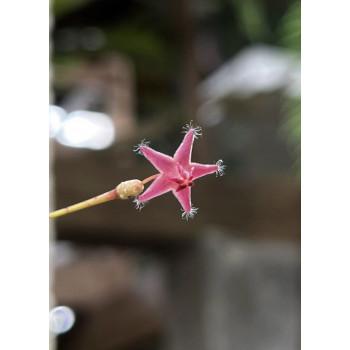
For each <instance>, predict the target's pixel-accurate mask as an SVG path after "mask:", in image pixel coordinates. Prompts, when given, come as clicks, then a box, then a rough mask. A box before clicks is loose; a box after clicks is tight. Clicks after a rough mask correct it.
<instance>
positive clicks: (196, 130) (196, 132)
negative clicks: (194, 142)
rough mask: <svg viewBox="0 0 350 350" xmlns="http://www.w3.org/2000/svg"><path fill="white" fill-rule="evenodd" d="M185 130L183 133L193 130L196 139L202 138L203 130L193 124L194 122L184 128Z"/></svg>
mask: <svg viewBox="0 0 350 350" xmlns="http://www.w3.org/2000/svg"><path fill="white" fill-rule="evenodd" d="M183 129H184V131H183V133H187V132H188V131H190V130H193V135H194V138H195V139H196V138H198V136H202V128H201V127H200V126H198V125H195V124H194V123H193V120H191V121H190V123H189V124H187V125H186V126H184V127H183Z"/></svg>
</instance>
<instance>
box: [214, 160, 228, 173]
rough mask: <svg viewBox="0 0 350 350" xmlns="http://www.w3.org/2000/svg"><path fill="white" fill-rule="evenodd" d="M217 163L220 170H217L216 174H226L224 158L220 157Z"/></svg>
mask: <svg viewBox="0 0 350 350" xmlns="http://www.w3.org/2000/svg"><path fill="white" fill-rule="evenodd" d="M215 164H216V165H217V166H218V170H216V172H215V174H216V176H222V175H224V174H225V169H226V165H224V164H223V161H222V159H219V160H218V161H217V162H216V163H215Z"/></svg>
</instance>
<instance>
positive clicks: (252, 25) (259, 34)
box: [231, 0, 270, 41]
mask: <svg viewBox="0 0 350 350" xmlns="http://www.w3.org/2000/svg"><path fill="white" fill-rule="evenodd" d="M231 3H232V6H233V9H234V11H236V12H237V18H238V22H239V26H240V28H241V31H242V32H243V34H244V35H245V36H246V38H247V39H248V40H249V41H264V40H266V39H267V38H268V37H269V35H270V28H269V25H268V19H267V15H266V8H265V5H264V3H263V2H261V1H259V0H231Z"/></svg>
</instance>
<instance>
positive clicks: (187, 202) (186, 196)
mask: <svg viewBox="0 0 350 350" xmlns="http://www.w3.org/2000/svg"><path fill="white" fill-rule="evenodd" d="M173 194H174V196H175V197H176V198H177V199H178V201H179V202H180V204H181V205H182V207H183V208H184V210H185V211H186V212H187V213H189V212H190V211H191V187H186V188H184V189H183V190H181V191H178V192H176V189H175V190H174V189H173Z"/></svg>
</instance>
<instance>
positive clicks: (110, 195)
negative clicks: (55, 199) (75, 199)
mask: <svg viewBox="0 0 350 350" xmlns="http://www.w3.org/2000/svg"><path fill="white" fill-rule="evenodd" d="M118 198H119V196H118V193H117V191H116V189H113V190H111V191H108V192H106V193H103V194H100V195H99V196H96V197H93V198H90V199H88V200H86V201H83V202H80V203H77V204H74V205H71V206H69V207H66V208H63V209H60V210H56V211H54V212H52V213H50V215H49V217H50V219H52V218H57V217H58V216H62V215H66V214H69V213H73V212H75V211H78V210H81V209H85V208H88V207H91V206H93V205H97V204H100V203H104V202H108V201H112V200H114V199H118Z"/></svg>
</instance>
